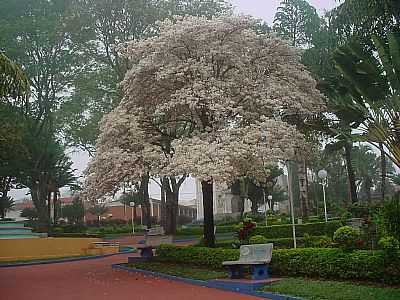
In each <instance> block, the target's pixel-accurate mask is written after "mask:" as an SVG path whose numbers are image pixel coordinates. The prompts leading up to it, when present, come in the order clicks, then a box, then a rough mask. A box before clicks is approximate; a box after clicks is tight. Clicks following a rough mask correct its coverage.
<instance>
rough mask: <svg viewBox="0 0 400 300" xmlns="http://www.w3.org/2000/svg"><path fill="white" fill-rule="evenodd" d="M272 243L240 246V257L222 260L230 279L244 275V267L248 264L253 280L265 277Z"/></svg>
mask: <svg viewBox="0 0 400 300" xmlns="http://www.w3.org/2000/svg"><path fill="white" fill-rule="evenodd" d="M273 247H274V244H257V245H243V246H240V257H239V260H236V261H224V262H223V263H222V264H223V265H224V266H227V267H229V272H230V277H231V279H239V278H243V277H244V267H245V266H250V269H251V278H252V279H253V280H262V279H267V278H268V277H269V275H268V264H269V263H270V262H271V258H272V249H273Z"/></svg>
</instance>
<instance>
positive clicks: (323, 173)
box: [318, 170, 328, 222]
mask: <svg viewBox="0 0 400 300" xmlns="http://www.w3.org/2000/svg"><path fill="white" fill-rule="evenodd" d="M318 177H319V178H320V179H321V184H322V191H323V194H324V211H325V222H328V214H327V212H326V193H325V186H326V184H327V180H326V179H327V177H328V172H327V171H326V170H320V171H319V172H318Z"/></svg>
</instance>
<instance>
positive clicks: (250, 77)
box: [87, 16, 324, 195]
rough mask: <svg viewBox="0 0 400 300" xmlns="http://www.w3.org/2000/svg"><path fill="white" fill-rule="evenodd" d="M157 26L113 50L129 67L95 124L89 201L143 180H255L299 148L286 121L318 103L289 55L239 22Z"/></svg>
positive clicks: (246, 21) (247, 22) (318, 107)
mask: <svg viewBox="0 0 400 300" xmlns="http://www.w3.org/2000/svg"><path fill="white" fill-rule="evenodd" d="M159 25H160V28H161V31H160V35H159V36H157V37H153V38H149V39H147V40H142V41H134V42H129V43H125V44H123V45H119V46H118V47H117V48H118V51H119V52H120V53H121V55H122V56H123V57H124V58H125V59H127V60H128V61H129V62H130V64H131V65H132V68H131V69H130V70H129V71H128V72H127V74H126V76H125V79H124V80H123V82H122V83H121V88H122V91H123V94H124V98H123V100H122V102H121V103H120V105H119V107H118V108H117V109H115V110H114V111H113V112H112V113H111V114H109V115H108V116H107V117H105V118H104V120H103V122H102V125H101V135H100V137H99V140H98V143H97V154H96V157H95V159H94V161H93V162H92V163H91V164H90V166H89V169H88V171H87V174H88V180H87V190H89V191H92V195H94V194H101V193H106V192H109V191H112V190H113V189H115V188H117V187H118V184H119V183H120V182H122V181H124V180H127V179H128V180H133V179H134V178H139V177H140V175H141V174H143V173H144V172H150V173H151V174H154V175H171V174H172V175H174V174H193V175H194V176H196V177H198V178H200V179H213V180H217V181H224V182H228V181H232V180H234V179H235V178H237V177H240V176H249V175H251V176H254V177H256V178H257V177H260V176H265V166H266V165H269V164H274V163H276V162H278V161H282V160H286V159H289V158H291V157H293V155H294V153H295V151H296V150H297V151H299V149H300V151H303V150H304V149H305V143H304V138H303V136H302V135H301V134H300V133H299V132H298V131H297V130H296V128H295V127H294V126H292V125H290V124H289V123H288V122H287V121H286V120H287V119H288V118H290V117H291V116H294V115H295V116H296V118H297V119H301V120H305V119H306V118H307V117H308V116H310V115H312V114H315V113H319V112H321V111H323V110H324V105H323V103H324V101H323V96H322V95H321V94H320V92H319V91H318V90H317V89H316V82H315V81H314V80H313V78H312V77H311V76H310V74H309V73H308V72H307V71H306V70H305V67H304V66H303V65H302V64H301V63H300V53H299V51H298V50H296V49H294V48H292V47H290V46H289V45H288V44H287V43H286V42H284V41H282V40H280V39H278V38H276V37H275V36H273V35H257V34H256V32H255V31H254V30H253V29H252V28H253V26H254V25H255V21H254V20H253V19H251V18H249V17H232V16H229V17H228V16H226V17H218V18H214V19H212V20H208V19H206V18H198V17H182V18H179V19H177V20H175V21H174V22H173V21H170V20H169V21H165V22H163V23H160V24H159Z"/></svg>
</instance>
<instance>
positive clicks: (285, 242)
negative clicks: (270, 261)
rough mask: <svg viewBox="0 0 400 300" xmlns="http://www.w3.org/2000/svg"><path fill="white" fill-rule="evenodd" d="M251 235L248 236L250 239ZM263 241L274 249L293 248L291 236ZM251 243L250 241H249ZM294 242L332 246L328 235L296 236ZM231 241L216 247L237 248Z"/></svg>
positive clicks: (320, 246) (299, 246)
mask: <svg viewBox="0 0 400 300" xmlns="http://www.w3.org/2000/svg"><path fill="white" fill-rule="evenodd" d="M251 239H252V237H251V238H250V241H251ZM264 239H265V243H272V244H274V249H290V248H293V247H294V246H293V245H294V243H293V238H265V237H264ZM250 243H251V242H250ZM296 244H297V247H298V248H305V247H314V248H332V247H333V246H334V245H333V243H332V238H330V237H328V236H325V235H323V236H309V237H296ZM238 246H240V245H237V244H236V243H234V242H233V241H223V242H218V243H217V244H216V247H217V248H225V249H235V248H238Z"/></svg>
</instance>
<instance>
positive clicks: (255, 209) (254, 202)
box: [250, 199, 258, 216]
mask: <svg viewBox="0 0 400 300" xmlns="http://www.w3.org/2000/svg"><path fill="white" fill-rule="evenodd" d="M250 200H251V213H252V215H253V216H255V215H256V214H257V213H258V203H257V200H256V199H250Z"/></svg>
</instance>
